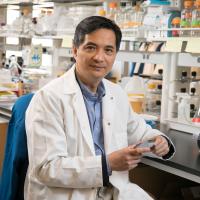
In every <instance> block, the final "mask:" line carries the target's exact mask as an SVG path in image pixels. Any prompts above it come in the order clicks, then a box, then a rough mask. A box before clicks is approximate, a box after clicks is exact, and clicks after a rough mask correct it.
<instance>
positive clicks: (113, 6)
mask: <svg viewBox="0 0 200 200" xmlns="http://www.w3.org/2000/svg"><path fill="white" fill-rule="evenodd" d="M108 6H109V12H108V15H107V18H109V19H111V20H113V21H116V15H117V3H116V2H110V3H109V5H108Z"/></svg>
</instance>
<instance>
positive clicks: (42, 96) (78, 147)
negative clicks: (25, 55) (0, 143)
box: [25, 67, 161, 200]
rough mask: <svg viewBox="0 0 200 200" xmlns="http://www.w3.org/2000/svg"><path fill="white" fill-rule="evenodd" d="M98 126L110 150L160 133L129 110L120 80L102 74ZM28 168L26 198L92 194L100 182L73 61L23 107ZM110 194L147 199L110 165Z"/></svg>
mask: <svg viewBox="0 0 200 200" xmlns="http://www.w3.org/2000/svg"><path fill="white" fill-rule="evenodd" d="M103 82H104V85H105V90H106V95H105V96H104V97H103V131H104V142H105V152H106V154H109V153H111V152H113V151H116V150H119V149H121V148H123V147H127V146H128V145H131V144H134V143H137V141H139V140H141V139H146V138H150V137H152V136H153V135H158V134H161V132H159V131H158V130H152V129H151V128H150V127H149V126H148V125H146V124H145V122H144V120H143V119H141V118H140V117H139V116H138V115H137V114H135V113H133V112H132V110H131V107H130V105H129V103H128V99H127V95H126V94H125V93H124V91H123V90H122V89H121V88H120V86H118V85H116V84H114V83H111V82H109V81H107V80H103ZM26 132H27V143H28V154H29V169H28V172H27V176H26V181H25V200H95V197H96V191H97V189H96V188H97V187H101V186H102V185H103V182H102V164H101V156H96V155H95V150H94V145H93V139H92V134H91V130H90V125H89V120H88V116H87V111H86V107H85V103H84V100H83V97H82V93H81V90H80V88H79V85H78V83H77V81H76V78H75V74H74V67H73V68H72V69H70V70H69V71H68V72H67V73H66V74H64V75H63V76H62V77H60V78H57V79H55V80H53V81H52V82H51V83H49V84H48V85H46V86H45V87H44V88H42V89H41V90H39V91H38V92H37V93H36V94H35V95H34V97H33V99H32V101H31V103H30V105H29V107H28V109H27V112H26ZM110 182H111V184H112V185H113V186H114V200H117V199H118V200H129V199H130V200H131V199H133V200H150V199H152V198H151V197H150V196H149V195H148V194H147V193H146V192H144V191H143V190H142V189H141V188H140V187H139V186H137V185H136V184H133V183H130V182H129V179H128V172H127V171H123V172H116V171H113V172H112V175H111V176H110Z"/></svg>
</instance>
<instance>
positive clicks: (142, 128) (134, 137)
mask: <svg viewBox="0 0 200 200" xmlns="http://www.w3.org/2000/svg"><path fill="white" fill-rule="evenodd" d="M128 113H129V114H128V116H129V117H128V125H127V127H128V128H127V129H128V143H129V145H132V144H135V143H137V142H139V141H143V140H148V139H150V138H152V137H155V136H157V135H162V136H164V137H165V138H166V139H167V141H168V144H169V148H170V151H169V153H168V154H167V155H165V156H163V159H169V158H171V157H172V156H173V155H174V153H175V147H174V145H173V143H172V141H171V140H170V138H168V137H167V136H166V135H165V134H164V133H162V132H160V131H159V130H157V129H152V128H151V126H149V125H148V124H147V123H146V122H145V120H144V119H143V118H142V117H140V116H139V115H138V114H137V113H135V112H133V111H132V108H131V107H130V106H129V111H128Z"/></svg>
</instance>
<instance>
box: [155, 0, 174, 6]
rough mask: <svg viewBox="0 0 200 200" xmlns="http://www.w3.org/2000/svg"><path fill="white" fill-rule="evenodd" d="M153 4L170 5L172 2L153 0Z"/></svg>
mask: <svg viewBox="0 0 200 200" xmlns="http://www.w3.org/2000/svg"><path fill="white" fill-rule="evenodd" d="M151 4H158V5H170V4H171V3H170V1H168V0H151Z"/></svg>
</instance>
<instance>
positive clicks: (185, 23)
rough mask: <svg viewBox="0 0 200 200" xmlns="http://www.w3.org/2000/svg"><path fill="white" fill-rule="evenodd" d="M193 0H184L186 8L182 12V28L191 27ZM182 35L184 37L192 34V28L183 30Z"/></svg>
mask: <svg viewBox="0 0 200 200" xmlns="http://www.w3.org/2000/svg"><path fill="white" fill-rule="evenodd" d="M192 6H193V2H192V1H185V2H184V9H183V10H182V12H181V23H180V27H181V28H191V23H192ZM180 36H182V37H189V36H191V30H181V31H180Z"/></svg>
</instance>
